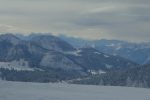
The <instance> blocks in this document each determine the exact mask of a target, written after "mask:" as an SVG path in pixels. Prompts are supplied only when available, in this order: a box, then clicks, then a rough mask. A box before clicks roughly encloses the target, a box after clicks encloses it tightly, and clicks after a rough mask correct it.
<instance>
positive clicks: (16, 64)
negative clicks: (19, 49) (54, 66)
mask: <svg viewBox="0 0 150 100" xmlns="http://www.w3.org/2000/svg"><path fill="white" fill-rule="evenodd" d="M0 68H6V69H10V70H11V69H15V70H18V71H20V70H27V71H34V69H33V68H30V67H29V64H28V62H27V61H25V60H23V59H20V60H18V61H16V60H14V61H11V62H0Z"/></svg>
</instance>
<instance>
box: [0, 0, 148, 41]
mask: <svg viewBox="0 0 150 100" xmlns="http://www.w3.org/2000/svg"><path fill="white" fill-rule="evenodd" d="M0 32H1V33H6V32H13V33H16V32H19V33H22V34H29V33H31V32H42V33H44V32H47V33H53V34H66V35H69V36H76V37H83V38H87V39H101V38H106V39H122V40H129V41H150V0H0Z"/></svg>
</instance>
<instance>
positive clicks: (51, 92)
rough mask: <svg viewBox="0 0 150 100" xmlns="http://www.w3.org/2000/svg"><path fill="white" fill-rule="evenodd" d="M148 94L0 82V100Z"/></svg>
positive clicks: (123, 99)
mask: <svg viewBox="0 0 150 100" xmlns="http://www.w3.org/2000/svg"><path fill="white" fill-rule="evenodd" d="M149 94H150V90H149V89H143V88H129V87H126V88H125V87H110V86H108V87H105V86H91V85H88V86H86V85H85V86H83V85H71V84H61V83H60V84H58V83H56V84H51V83H48V84H39V83H17V82H4V81H0V100H149V99H150V95H149Z"/></svg>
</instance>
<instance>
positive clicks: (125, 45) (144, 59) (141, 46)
mask: <svg viewBox="0 0 150 100" xmlns="http://www.w3.org/2000/svg"><path fill="white" fill-rule="evenodd" d="M59 37H60V38H62V39H63V40H65V41H67V42H69V43H70V44H71V45H73V46H74V47H76V48H81V47H94V48H96V49H97V50H99V51H101V52H103V53H107V54H111V55H119V56H121V57H124V58H126V59H129V60H132V61H134V62H136V63H139V64H149V63H150V59H149V58H150V43H130V42H126V41H119V40H106V39H101V40H93V41H89V40H84V39H81V38H73V37H67V36H65V35H61V36H59Z"/></svg>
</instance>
